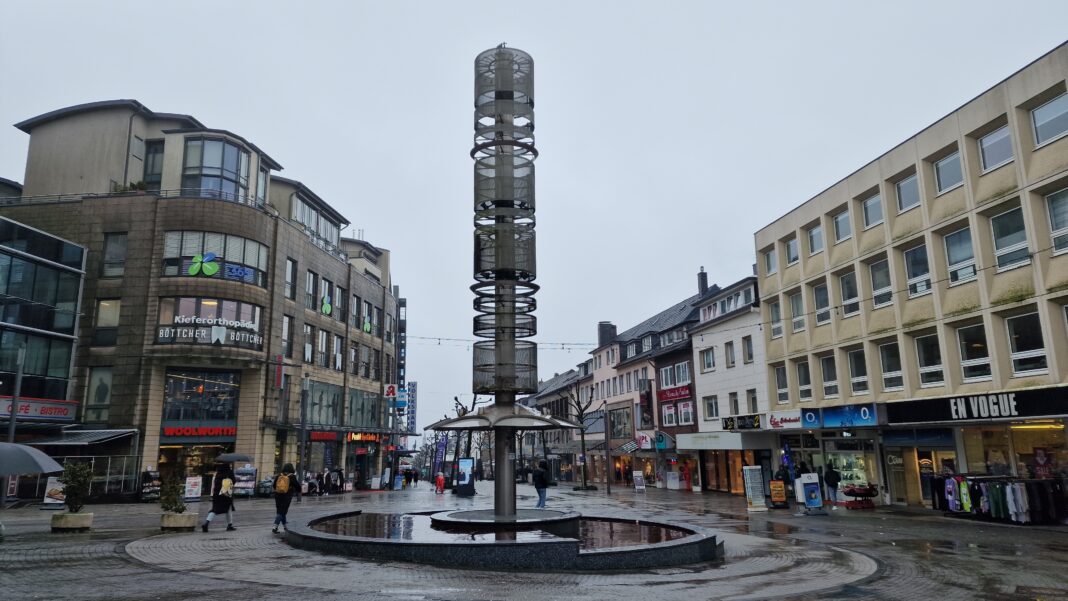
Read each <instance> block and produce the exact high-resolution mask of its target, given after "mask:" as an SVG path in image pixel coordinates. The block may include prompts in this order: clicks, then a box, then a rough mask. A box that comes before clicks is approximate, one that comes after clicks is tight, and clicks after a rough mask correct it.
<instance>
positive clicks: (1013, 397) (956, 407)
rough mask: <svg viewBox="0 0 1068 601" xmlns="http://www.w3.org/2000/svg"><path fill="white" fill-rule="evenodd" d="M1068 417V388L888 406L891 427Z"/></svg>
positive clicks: (887, 417)
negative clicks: (896, 425) (894, 425)
mask: <svg viewBox="0 0 1068 601" xmlns="http://www.w3.org/2000/svg"><path fill="white" fill-rule="evenodd" d="M1058 415H1068V386H1061V387H1058V388H1042V389H1039V390H1020V391H1017V392H999V393H992V394H977V395H968V396H955V397H941V398H936V399H922V400H917V401H905V402H902V403H887V404H886V422H887V423H888V424H918V423H927V422H963V421H992V420H1005V419H1018V418H1023V417H1052V416H1058Z"/></svg>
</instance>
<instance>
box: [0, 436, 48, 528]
mask: <svg viewBox="0 0 1068 601" xmlns="http://www.w3.org/2000/svg"><path fill="white" fill-rule="evenodd" d="M62 471H63V466H61V465H60V464H58V463H56V461H55V459H52V458H51V457H49V456H48V455H46V454H45V453H44V452H43V451H40V450H38V449H35V448H33V447H28V446H26V445H24V444H15V443H13V442H0V478H7V477H16V478H17V477H18V476H19V475H21V474H51V473H54V472H62ZM2 484H3V485H4V490H3V494H4V495H5V497H4V498H3V501H4V503H0V506H2V505H4V504H6V501H7V499H6V494H7V486H6V484H7V482H3V483H2ZM3 538H4V525H3V523H0V540H3Z"/></svg>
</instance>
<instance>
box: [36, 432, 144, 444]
mask: <svg viewBox="0 0 1068 601" xmlns="http://www.w3.org/2000/svg"><path fill="white" fill-rule="evenodd" d="M134 434H137V430H136V429H133V428H127V429H122V430H67V431H65V432H63V434H61V435H60V436H59V437H57V438H46V439H44V440H34V441H32V442H27V443H26V444H28V445H30V446H34V447H42V446H49V447H84V446H87V445H91V444H100V443H104V442H110V441H112V440H116V439H119V438H123V437H126V436H133V435H134Z"/></svg>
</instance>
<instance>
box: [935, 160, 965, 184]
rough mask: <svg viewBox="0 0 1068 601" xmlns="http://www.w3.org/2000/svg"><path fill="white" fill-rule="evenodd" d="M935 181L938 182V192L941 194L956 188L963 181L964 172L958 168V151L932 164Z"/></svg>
mask: <svg viewBox="0 0 1068 601" xmlns="http://www.w3.org/2000/svg"><path fill="white" fill-rule="evenodd" d="M934 169H935V181H936V182H937V184H938V193H939V194H941V193H943V192H946V191H947V190H950V189H952V188H956V187H957V186H959V185H960V184H961V182H963V181H964V173H963V172H962V171H961V168H960V152H954V153H953V154H951V155H949V156H948V157H946V158H944V159H942V160H941V161H938V162H936V163H935V164H934Z"/></svg>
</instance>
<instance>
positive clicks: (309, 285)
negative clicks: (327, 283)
mask: <svg viewBox="0 0 1068 601" xmlns="http://www.w3.org/2000/svg"><path fill="white" fill-rule="evenodd" d="M318 288H319V275H318V274H316V273H315V272H314V271H309V272H308V276H307V279H306V280H305V282H304V308H305V309H311V310H312V311H316V310H318V308H319V307H318V303H316V302H315V301H316V299H315V293H316V291H317V290H318Z"/></svg>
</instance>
